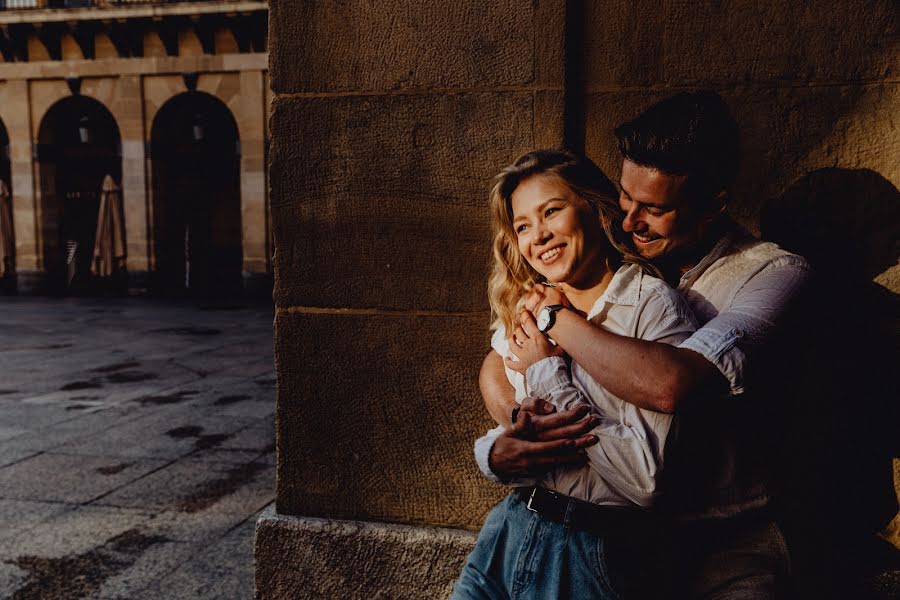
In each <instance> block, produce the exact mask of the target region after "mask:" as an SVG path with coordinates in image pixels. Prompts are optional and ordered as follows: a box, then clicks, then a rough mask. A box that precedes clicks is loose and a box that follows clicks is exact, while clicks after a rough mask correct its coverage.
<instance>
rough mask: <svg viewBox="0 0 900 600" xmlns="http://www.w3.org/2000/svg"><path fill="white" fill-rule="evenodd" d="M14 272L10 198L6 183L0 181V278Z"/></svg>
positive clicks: (14, 249) (14, 255)
mask: <svg viewBox="0 0 900 600" xmlns="http://www.w3.org/2000/svg"><path fill="white" fill-rule="evenodd" d="M15 270H16V237H15V233H14V231H13V214H12V198H11V197H10V194H9V187H7V185H6V182H5V181H3V180H0V276H2V277H7V276H11V275H12V274H13V273H15Z"/></svg>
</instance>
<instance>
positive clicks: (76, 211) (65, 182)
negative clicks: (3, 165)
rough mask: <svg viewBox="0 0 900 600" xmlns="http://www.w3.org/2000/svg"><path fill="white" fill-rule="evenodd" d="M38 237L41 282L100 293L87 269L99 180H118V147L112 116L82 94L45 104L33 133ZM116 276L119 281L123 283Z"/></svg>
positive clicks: (61, 289)
mask: <svg viewBox="0 0 900 600" xmlns="http://www.w3.org/2000/svg"><path fill="white" fill-rule="evenodd" d="M37 161H38V164H39V176H40V188H41V223H40V227H41V240H42V246H43V262H44V268H45V270H46V272H47V286H48V289H47V290H46V291H49V292H51V293H54V294H64V295H87V294H96V293H100V292H104V291H114V290H105V289H103V288H104V286H105V285H106V283H108V282H107V281H102V280H101V279H100V278H97V277H95V276H94V275H93V274H92V273H91V264H92V260H93V255H94V243H95V241H96V239H95V236H96V232H97V218H98V215H99V210H100V199H101V189H102V185H103V179H104V177H106V176H107V175H109V176H111V177H112V178H113V179H114V180H115V181H121V180H122V145H121V137H120V135H119V127H118V125H117V124H116V121H115V118H114V117H113V116H112V114H111V113H110V112H109V110H107V108H106V107H105V106H103V104H101V103H100V102H98V101H97V100H94V99H93V98H88V97H87V96H71V97H68V98H64V99H62V100H60V101H59V102H57V103H56V104H54V105H53V106H52V107H50V110H48V111H47V114H46V115H45V116H44V118H43V120H42V121H41V125H40V129H39V132H38V152H37ZM121 276H122V278H123V279H120V280H118V283H119V285H120V286H121V284H122V283H123V282H124V277H125V274H124V273H122V274H121Z"/></svg>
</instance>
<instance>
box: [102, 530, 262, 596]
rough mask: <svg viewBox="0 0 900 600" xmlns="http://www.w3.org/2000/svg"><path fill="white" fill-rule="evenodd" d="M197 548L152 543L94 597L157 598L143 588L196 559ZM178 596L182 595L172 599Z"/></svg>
mask: <svg viewBox="0 0 900 600" xmlns="http://www.w3.org/2000/svg"><path fill="white" fill-rule="evenodd" d="M200 549H201V547H200V546H199V545H198V544H187V543H184V542H164V543H160V544H154V545H153V546H152V547H150V548H148V549H147V550H145V551H144V552H143V553H141V555H140V556H139V557H138V558H137V560H136V561H135V562H134V564H132V565H131V566H130V567H128V568H127V569H125V570H123V571H122V572H120V573H118V574H116V575H114V576H113V577H110V578H109V579H107V580H106V582H105V583H104V584H103V586H102V587H101V588H100V591H99V592H98V594H97V596H96V598H98V599H101V600H132V599H134V598H159V597H160V596H153V595H148V593H147V592H146V591H145V589H146V588H147V587H148V586H151V585H153V582H155V581H159V580H161V579H163V578H165V577H167V576H169V575H170V574H171V573H172V571H175V570H176V569H177V568H178V567H179V566H181V565H182V564H184V563H185V562H188V561H189V560H190V559H192V558H193V557H194V556H196V555H197V552H198V551H199V550H200ZM178 597H184V596H172V598H178ZM249 597H250V596H248V598H249Z"/></svg>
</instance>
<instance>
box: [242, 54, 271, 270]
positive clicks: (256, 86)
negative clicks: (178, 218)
mask: <svg viewBox="0 0 900 600" xmlns="http://www.w3.org/2000/svg"><path fill="white" fill-rule="evenodd" d="M240 77H241V86H240V87H241V95H240V99H239V102H238V103H237V105H236V106H235V107H234V116H235V119H237V123H238V129H239V131H240V135H241V228H242V231H243V235H242V237H243V244H242V246H243V249H244V267H243V268H244V274H245V277H248V278H254V276H256V277H259V276H261V275H265V274H266V272H267V266H268V263H269V259H268V257H267V256H266V229H267V228H268V227H267V226H268V214H267V212H268V207H267V206H266V177H265V120H266V107H265V105H264V104H263V101H264V94H263V74H262V72H261V71H242V72H241V75H240Z"/></svg>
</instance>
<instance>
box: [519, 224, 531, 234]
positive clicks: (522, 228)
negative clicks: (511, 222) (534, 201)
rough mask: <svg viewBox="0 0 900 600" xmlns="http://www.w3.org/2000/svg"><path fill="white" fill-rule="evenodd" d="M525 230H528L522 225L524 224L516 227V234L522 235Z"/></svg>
mask: <svg viewBox="0 0 900 600" xmlns="http://www.w3.org/2000/svg"><path fill="white" fill-rule="evenodd" d="M527 228H528V225H524V224H523V225H519V226H518V227H516V233H522V232H523V231H525V230H526V229H527Z"/></svg>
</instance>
